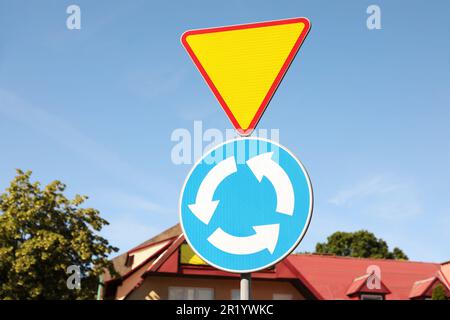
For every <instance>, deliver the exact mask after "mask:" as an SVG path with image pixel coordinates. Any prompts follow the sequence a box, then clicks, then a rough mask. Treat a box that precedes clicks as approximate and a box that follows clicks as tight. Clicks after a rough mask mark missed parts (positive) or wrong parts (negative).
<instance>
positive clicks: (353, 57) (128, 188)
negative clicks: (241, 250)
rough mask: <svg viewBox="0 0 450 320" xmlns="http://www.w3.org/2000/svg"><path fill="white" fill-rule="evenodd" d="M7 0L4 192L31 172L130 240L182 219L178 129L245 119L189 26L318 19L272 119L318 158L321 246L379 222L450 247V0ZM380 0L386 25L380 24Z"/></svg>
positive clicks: (2, 81) (430, 250)
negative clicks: (206, 76)
mask: <svg viewBox="0 0 450 320" xmlns="http://www.w3.org/2000/svg"><path fill="white" fill-rule="evenodd" d="M73 3H74V2H71V1H49V0H46V1H39V2H38V1H33V2H30V1H23V0H16V1H12V0H0V137H1V139H0V150H1V154H2V156H1V160H0V188H1V190H4V189H5V188H6V187H7V185H8V182H9V181H10V180H11V179H12V178H13V176H14V174H15V171H14V169H15V168H22V169H24V170H27V169H31V170H33V172H34V175H33V176H34V178H35V179H37V180H39V181H42V182H44V183H48V182H50V181H52V180H54V179H59V180H61V181H63V182H64V183H66V184H67V185H68V190H67V191H68V194H69V195H73V194H75V193H81V194H86V195H89V196H90V200H89V202H88V205H89V206H93V207H95V208H98V209H99V210H101V212H102V215H103V216H104V217H105V218H106V219H107V220H109V221H110V223H111V225H110V226H109V227H107V228H106V229H105V230H104V232H103V234H104V235H105V236H106V237H107V238H108V239H109V240H110V241H111V242H112V244H114V245H116V246H118V247H120V249H121V251H124V250H127V249H129V248H130V247H132V246H134V245H137V244H138V243H139V242H141V241H144V240H146V239H147V238H149V237H151V236H153V235H155V234H156V233H158V232H160V231H162V230H163V229H165V228H167V227H170V226H171V225H173V224H175V223H177V221H178V209H177V205H178V198H179V194H180V189H181V187H182V184H183V182H184V179H185V177H186V175H187V174H188V172H189V170H190V168H191V165H174V164H173V163H172V161H171V150H172V148H173V147H174V145H175V142H173V141H171V139H170V137H171V134H172V132H173V131H174V130H175V129H177V128H186V129H188V130H189V131H191V132H192V130H193V122H194V120H202V121H203V127H204V129H208V128H217V129H219V130H221V131H224V130H225V129H229V128H231V124H230V123H229V120H228V119H227V118H226V117H225V114H224V113H223V111H222V110H221V108H220V106H219V104H218V103H217V102H216V100H215V98H214V96H213V95H212V94H211V93H210V91H209V89H208V88H207V86H206V85H205V83H204V81H203V79H202V78H201V76H200V74H199V73H198V72H197V70H196V69H195V67H194V66H193V64H192V63H191V61H190V60H189V57H188V55H187V54H186V53H185V51H184V49H183V48H182V46H181V44H180V41H179V38H180V36H181V34H182V33H183V32H184V31H186V30H189V29H195V28H204V27H214V26H221V25H229V24H239V23H247V22H255V21H264V20H275V19H282V18H289V17H297V16H305V17H308V18H309V19H310V20H311V23H312V29H311V32H310V34H309V36H308V38H307V39H306V41H305V43H304V44H303V46H302V48H301V49H300V52H299V55H298V56H297V58H296V60H295V61H294V62H293V64H292V65H291V68H290V70H289V72H288V73H287V75H286V77H285V78H284V80H283V82H282V84H281V86H280V88H279V90H278V91H277V93H276V94H275V96H274V98H273V99H272V102H271V104H270V105H269V107H268V109H267V111H266V113H265V114H264V116H263V118H262V120H261V122H260V124H259V127H258V128H265V129H273V128H275V129H279V130H280V131H279V132H280V142H281V143H282V144H283V145H285V146H286V147H288V148H290V149H291V150H292V151H293V152H294V153H295V154H296V155H297V156H298V157H299V158H300V159H301V160H302V162H303V163H304V165H305V166H306V167H307V169H308V171H309V174H310V176H311V180H312V183H313V188H314V193H315V210H314V216H313V220H312V223H311V226H310V229H309V231H308V233H307V235H306V237H305V239H304V241H303V242H302V244H301V245H300V247H299V248H298V250H301V251H305V250H309V251H312V250H314V245H315V243H317V242H318V241H323V240H324V239H325V238H326V236H327V235H329V234H331V233H332V232H334V231H336V230H344V231H355V230H358V229H368V230H370V231H372V232H374V233H375V234H376V235H377V236H379V237H382V238H383V239H385V240H386V241H387V242H388V243H389V244H390V245H391V247H393V246H399V247H400V248H402V249H403V250H404V251H405V252H406V253H407V254H408V255H409V256H410V258H411V259H413V260H421V261H436V262H441V261H444V260H449V259H450V250H449V249H450V248H449V247H450V246H449V243H450V232H449V230H450V229H449V228H450V207H449V205H448V199H449V195H450V170H449V164H450V126H449V119H450V108H449V106H450V42H449V40H448V39H449V36H448V34H449V31H450V20H448V12H450V3H449V2H446V1H433V2H432V3H430V2H426V1H361V0H355V1H345V2H344V1H339V2H337V1H335V2H330V1H270V2H269V1H264V2H262V1H220V2H219V1H177V2H175V1H164V2H163V1H159V2H150V1H143V0H142V1H137V0H133V1H112V0H110V1H100V0H99V1H77V2H75V3H76V4H78V5H79V6H80V7H81V12H82V22H81V30H72V31H71V30H68V29H67V28H66V18H67V16H68V15H67V14H66V8H67V6H69V5H70V4H73ZM370 4H378V5H379V6H380V8H381V14H382V16H381V19H382V29H381V30H368V29H367V27H366V19H367V17H368V15H367V14H366V8H367V7H368V6H369V5H370Z"/></svg>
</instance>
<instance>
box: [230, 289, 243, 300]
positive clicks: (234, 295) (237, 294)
mask: <svg viewBox="0 0 450 320" xmlns="http://www.w3.org/2000/svg"><path fill="white" fill-rule="evenodd" d="M240 299H241V290H239V289H232V290H231V300H240Z"/></svg>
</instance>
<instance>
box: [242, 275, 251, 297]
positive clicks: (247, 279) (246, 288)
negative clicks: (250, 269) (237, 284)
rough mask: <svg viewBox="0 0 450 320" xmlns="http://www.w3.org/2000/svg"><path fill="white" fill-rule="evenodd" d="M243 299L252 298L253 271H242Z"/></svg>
mask: <svg viewBox="0 0 450 320" xmlns="http://www.w3.org/2000/svg"><path fill="white" fill-rule="evenodd" d="M241 300H252V274H251V273H241Z"/></svg>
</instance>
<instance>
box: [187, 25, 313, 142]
mask: <svg viewBox="0 0 450 320" xmlns="http://www.w3.org/2000/svg"><path fill="white" fill-rule="evenodd" d="M309 29H310V23H309V20H308V19H306V18H293V19H286V20H277V21H268V22H259V23H251V24H243V25H236V26H227V27H218V28H209V29H201V30H191V31H187V32H185V33H184V34H183V36H182V37H181V42H182V43H183V45H184V47H185V48H186V50H187V51H188V53H189V55H190V56H191V59H192V60H193V61H194V63H195V65H196V66H197V68H198V69H199V71H200V73H201V74H202V76H203V78H204V79H205V81H206V83H207V84H208V86H209V87H210V88H211V90H212V92H213V93H214V95H215V96H216V98H217V100H218V101H219V103H220V104H221V105H222V108H223V109H224V111H225V112H226V114H227V116H228V118H230V120H231V122H232V123H233V125H234V127H235V128H236V129H237V130H238V132H239V134H241V135H249V134H250V133H251V132H252V131H253V130H254V129H255V127H256V125H257V124H258V122H259V120H260V118H261V116H262V114H263V113H264V110H265V109H266V107H267V105H268V104H269V102H270V99H271V98H272V96H273V94H274V93H275V91H276V89H277V87H278V85H279V84H280V82H281V80H282V79H283V76H284V74H285V73H286V71H287V69H288V68H289V65H290V64H291V62H292V60H293V59H294V57H295V55H296V54H297V51H298V49H299V48H300V46H301V44H302V43H303V40H304V39H305V37H306V35H307V34H308V31H309Z"/></svg>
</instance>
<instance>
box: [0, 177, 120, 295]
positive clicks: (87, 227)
mask: <svg viewBox="0 0 450 320" xmlns="http://www.w3.org/2000/svg"><path fill="white" fill-rule="evenodd" d="M30 176H31V171H28V172H23V171H21V170H17V176H16V177H15V178H14V179H13V180H12V181H11V183H10V186H9V187H8V188H7V189H6V192H5V193H4V194H1V195H0V299H91V298H94V297H95V292H96V287H97V284H98V277H99V275H100V274H101V273H102V272H103V270H104V269H105V268H111V265H110V263H109V262H108V259H107V256H108V255H109V254H110V253H112V252H114V251H117V249H116V248H114V247H112V246H111V245H109V243H108V241H107V240H106V239H104V238H102V237H101V236H99V235H98V232H99V231H100V230H101V229H102V228H103V226H104V225H107V224H108V222H107V221H106V220H104V219H102V218H101V217H100V214H99V211H98V210H95V209H92V208H81V207H80V206H81V205H82V204H83V203H84V201H85V200H86V199H87V197H86V196H80V195H76V196H75V197H74V199H73V200H69V199H67V198H66V197H65V196H64V194H63V192H64V190H65V188H66V186H65V185H64V184H62V183H61V182H59V181H54V182H52V183H50V184H48V185H47V186H45V187H44V188H41V186H40V183H38V182H34V183H32V182H30ZM72 265H75V266H78V267H79V270H80V276H81V288H80V289H73V290H70V289H69V288H68V286H67V279H68V277H69V276H70V274H67V273H66V272H67V268H68V267H69V266H72Z"/></svg>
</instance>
